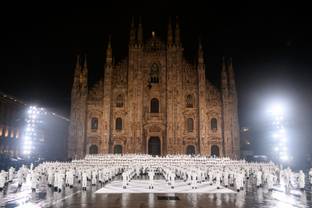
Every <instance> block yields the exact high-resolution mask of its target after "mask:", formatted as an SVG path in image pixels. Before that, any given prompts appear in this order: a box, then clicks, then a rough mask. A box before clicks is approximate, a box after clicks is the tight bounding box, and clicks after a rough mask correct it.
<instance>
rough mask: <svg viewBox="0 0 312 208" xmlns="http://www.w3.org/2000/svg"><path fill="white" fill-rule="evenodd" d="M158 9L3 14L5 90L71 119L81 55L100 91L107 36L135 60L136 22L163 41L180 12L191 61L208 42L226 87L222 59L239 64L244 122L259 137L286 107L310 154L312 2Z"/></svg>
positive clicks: (23, 8) (48, 8) (31, 9)
mask: <svg viewBox="0 0 312 208" xmlns="http://www.w3.org/2000/svg"><path fill="white" fill-rule="evenodd" d="M154 4H157V2H156V1H154V3H153V4H147V3H146V4H145V5H139V6H137V7H134V6H133V7H131V6H128V5H123V4H122V3H120V5H108V4H106V6H98V5H93V7H89V6H88V5H78V4H77V5H71V6H70V7H66V6H64V5H29V4H27V5H19V8H17V7H16V6H15V5H12V6H7V7H3V8H2V10H3V11H2V12H1V45H0V48H1V50H0V64H1V75H0V90H1V91H2V92H4V93H7V94H10V95H12V96H15V97H18V98H19V99H21V100H24V101H27V102H30V103H34V104H39V105H42V106H46V107H49V108H50V109H53V110H54V111H56V112H58V113H60V114H63V115H65V116H69V108H70V90H71V85H72V81H73V72H74V63H75V56H76V54H77V53H86V54H87V56H88V64H89V74H90V77H89V82H90V84H91V85H92V84H93V83H94V82H95V81H97V80H99V78H100V76H103V65H104V57H105V48H106V44H107V37H108V35H110V34H111V35H112V48H113V55H114V57H115V60H116V61H117V62H118V60H120V59H123V58H124V57H125V56H126V55H127V43H128V38H129V26H130V19H131V16H132V15H134V16H136V17H138V16H142V21H143V30H144V35H145V39H146V38H148V37H150V35H151V31H155V32H156V35H158V36H160V37H161V38H162V39H163V40H165V37H166V31H167V23H168V17H169V16H172V17H175V16H176V15H178V16H179V20H180V27H181V38H182V42H183V46H184V48H185V55H186V57H187V59H189V60H191V61H193V60H195V59H194V58H195V57H194V55H193V54H195V52H196V48H197V40H198V38H199V37H201V39H202V42H203V46H204V51H205V61H206V63H207V75H208V78H209V79H210V80H211V81H212V82H213V83H214V84H216V85H218V84H219V79H220V76H219V73H220V60H221V57H222V56H226V57H233V62H234V67H235V72H236V79H237V80H236V81H237V88H238V96H239V117H240V125H241V126H248V127H250V128H253V129H257V130H259V128H260V126H261V125H260V123H263V122H265V121H266V119H265V118H264V116H263V115H264V113H263V112H265V110H266V108H267V105H268V103H269V102H271V100H275V99H280V100H284V102H287V105H288V110H289V111H288V112H287V113H288V118H289V120H290V121H291V122H290V123H291V124H292V128H293V129H295V130H296V131H295V132H296V133H295V134H294V135H295V136H294V138H293V140H294V141H296V142H294V148H295V149H300V150H302V148H303V149H304V148H305V149H306V150H307V151H308V147H309V146H308V147H307V144H309V145H310V146H311V143H312V142H310V140H311V139H312V138H311V136H310V135H312V128H310V126H311V122H312V109H311V107H310V106H312V91H311V87H312V82H311V81H312V76H311V75H312V72H311V71H312V57H311V56H312V55H311V54H312V51H311V49H312V41H311V38H312V32H311V28H312V18H311V12H310V11H308V8H309V7H308V6H307V5H293V4H292V5H290V4H289V5H286V4H285V3H283V4H280V5H273V4H268V5H247V4H246V5H236V4H232V5H229V4H226V5H205V6H204V5H191V6H189V5H186V6H184V7H183V8H181V9H180V7H179V5H178V4H177V6H175V5H168V4H165V5H158V6H155V5H154ZM159 4H161V3H160V2H159ZM189 4H191V2H189ZM39 6H40V7H39ZM309 142H310V143H309ZM296 145H297V146H296ZM310 149H311V148H310ZM310 151H311V150H310Z"/></svg>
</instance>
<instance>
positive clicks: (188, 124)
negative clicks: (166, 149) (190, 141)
mask: <svg viewBox="0 0 312 208" xmlns="http://www.w3.org/2000/svg"><path fill="white" fill-rule="evenodd" d="M186 129H187V131H188V132H193V130H194V121H193V119H192V118H188V119H187V120H186Z"/></svg>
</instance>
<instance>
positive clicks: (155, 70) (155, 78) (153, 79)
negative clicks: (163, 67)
mask: <svg viewBox="0 0 312 208" xmlns="http://www.w3.org/2000/svg"><path fill="white" fill-rule="evenodd" d="M150 83H152V84H158V83H159V67H158V65H157V64H155V63H153V64H152V66H151V71H150Z"/></svg>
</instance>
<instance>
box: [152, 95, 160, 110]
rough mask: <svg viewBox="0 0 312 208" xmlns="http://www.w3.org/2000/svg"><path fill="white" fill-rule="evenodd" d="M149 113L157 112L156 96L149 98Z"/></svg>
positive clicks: (157, 102)
mask: <svg viewBox="0 0 312 208" xmlns="http://www.w3.org/2000/svg"><path fill="white" fill-rule="evenodd" d="M151 113H159V101H158V99H157V98H153V99H152V100H151Z"/></svg>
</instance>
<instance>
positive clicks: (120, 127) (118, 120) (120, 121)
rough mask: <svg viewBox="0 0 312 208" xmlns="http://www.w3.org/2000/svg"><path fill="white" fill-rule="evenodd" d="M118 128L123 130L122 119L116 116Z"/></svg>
mask: <svg viewBox="0 0 312 208" xmlns="http://www.w3.org/2000/svg"><path fill="white" fill-rule="evenodd" d="M116 130H119V131H120V130H122V119H121V118H116Z"/></svg>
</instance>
